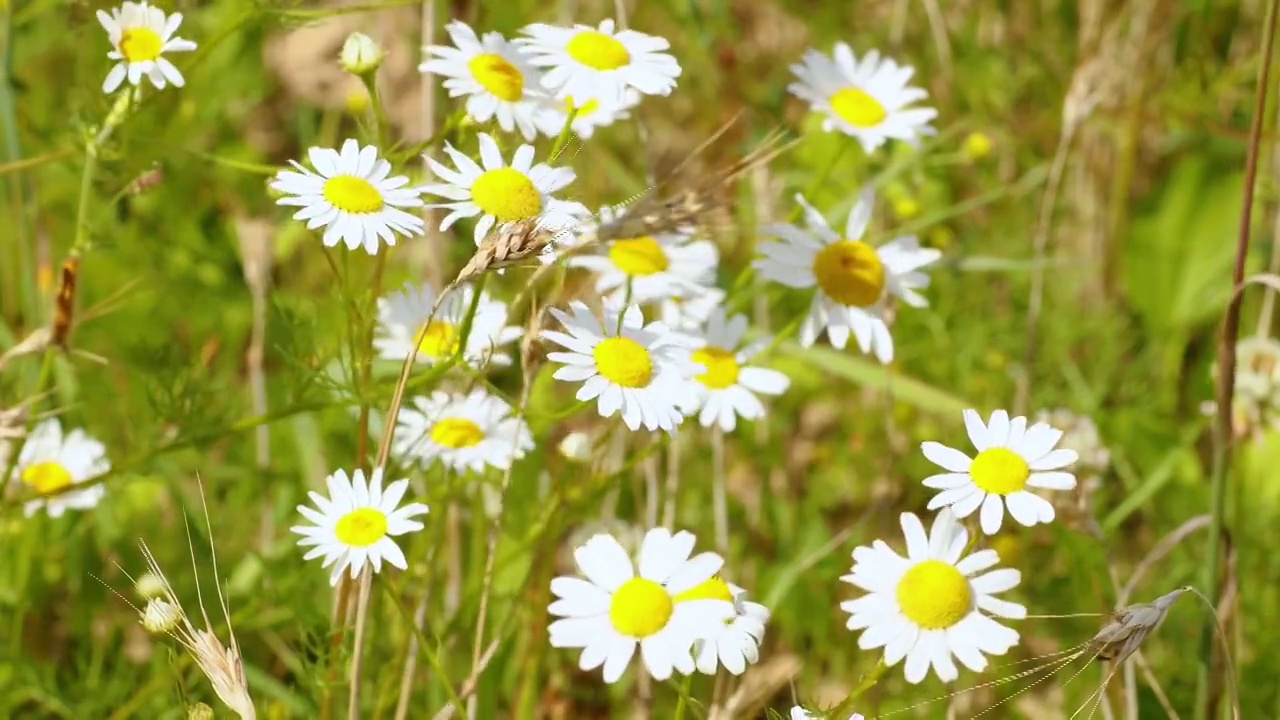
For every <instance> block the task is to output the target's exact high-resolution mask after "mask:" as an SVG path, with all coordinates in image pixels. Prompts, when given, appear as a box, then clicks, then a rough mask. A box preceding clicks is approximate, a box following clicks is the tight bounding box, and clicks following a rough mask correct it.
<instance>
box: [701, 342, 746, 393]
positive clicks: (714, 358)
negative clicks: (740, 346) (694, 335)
mask: <svg viewBox="0 0 1280 720" xmlns="http://www.w3.org/2000/svg"><path fill="white" fill-rule="evenodd" d="M693 361H694V362H696V363H702V365H703V366H705V367H706V368H707V371H706V372H704V373H702V374H701V375H695V376H694V378H693V379H694V380H697V381H698V382H700V383H702V384H703V385H706V386H707V387H709V388H711V389H712V390H721V389H724V388H727V387H729V386H730V385H732V384H734V383H735V382H737V381H738V370H739V367H738V360H737V359H736V358H734V356H733V353H732V352H730V351H728V350H725V349H724V348H718V347H712V346H710V345H708V346H706V347H703V348H698V349H697V350H694V351H693Z"/></svg>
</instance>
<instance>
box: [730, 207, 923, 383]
mask: <svg viewBox="0 0 1280 720" xmlns="http://www.w3.org/2000/svg"><path fill="white" fill-rule="evenodd" d="M796 200H797V202H799V203H800V205H801V206H802V207H803V208H804V214H805V218H806V222H807V224H808V227H809V229H808V231H807V232H806V231H805V230H801V229H800V228H798V227H796V226H794V225H791V224H788V223H778V224H774V225H768V226H766V227H764V228H763V231H764V232H765V233H767V234H770V235H773V236H775V237H777V238H779V239H778V240H776V241H771V242H765V243H762V244H761V245H760V253H761V254H762V255H763V256H764V257H760V258H757V259H756V260H755V261H754V262H753V263H752V265H753V266H754V267H755V268H756V269H757V270H758V271H759V272H760V274H761V275H762V276H763V277H765V278H766V279H768V280H773V281H774V282H778V283H781V284H783V285H786V286H788V287H793V288H811V287H815V286H816V287H817V288H818V292H817V293H816V294H815V295H814V296H813V304H812V306H811V307H810V309H809V315H808V317H806V318H805V320H804V323H803V324H802V325H801V326H800V344H801V345H803V346H804V347H809V346H810V345H812V344H813V343H814V341H815V340H817V338H818V335H819V333H821V332H822V330H823V328H826V329H827V336H828V337H829V338H830V339H831V344H832V345H834V346H835V347H837V348H841V349H843V348H844V346H845V344H846V343H848V341H849V333H850V332H852V333H853V336H854V337H855V338H857V340H858V345H859V347H861V348H862V351H863V352H868V353H870V352H874V353H875V356H876V357H877V358H878V359H879V360H880V362H882V363H888V362H890V361H891V360H893V338H892V337H890V335H889V325H888V323H887V322H886V320H885V309H886V307H885V306H886V303H887V302H888V300H889V298H890V297H896V298H898V299H900V300H902V301H903V302H905V303H906V304H908V305H911V306H913V307H924V306H925V305H926V304H927V302H926V301H925V299H924V297H923V296H921V295H920V294H919V293H917V292H916V290H917V289H922V288H926V287H928V286H929V276H928V275H926V274H924V273H923V272H921V271H920V268H923V267H925V266H926V265H929V264H931V263H933V262H934V261H936V260H937V259H938V258H939V257H941V256H942V253H941V252H939V251H937V250H933V249H930V248H922V247H920V243H919V241H918V240H917V239H916V237H915V236H914V235H906V236H903V237H899V238H894V239H893V240H890V241H889V242H887V243H885V244H884V245H881V246H880V247H872V246H871V245H870V244H868V243H867V242H865V241H864V240H862V237H863V235H864V233H866V231H867V225H868V223H870V221H871V206H872V194H871V191H870V190H867V191H865V192H863V193H862V195H861V197H859V198H858V202H857V204H855V205H854V206H853V209H851V210H850V211H849V219H848V222H847V223H846V224H845V230H844V235H843V236H841V235H840V234H839V233H837V232H836V231H835V230H832V229H831V226H830V225H828V224H827V221H826V219H825V218H823V217H822V214H821V213H819V212H818V211H817V210H815V209H814V208H813V206H812V205H810V204H809V203H808V202H806V201H805V199H804V198H803V197H801V196H800V195H799V194H797V195H796Z"/></svg>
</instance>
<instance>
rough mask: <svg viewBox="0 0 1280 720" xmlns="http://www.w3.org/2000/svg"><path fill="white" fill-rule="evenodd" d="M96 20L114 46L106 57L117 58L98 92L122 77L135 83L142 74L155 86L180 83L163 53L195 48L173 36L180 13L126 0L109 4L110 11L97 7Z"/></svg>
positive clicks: (110, 87) (179, 76)
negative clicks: (120, 3) (118, 3)
mask: <svg viewBox="0 0 1280 720" xmlns="http://www.w3.org/2000/svg"><path fill="white" fill-rule="evenodd" d="M98 22H99V23H102V28H103V29H104V30H106V31H107V39H108V40H110V41H111V47H112V48H114V49H113V50H112V51H111V52H109V53H107V57H108V58H110V59H112V60H116V61H117V62H116V64H115V66H114V67H112V68H111V70H110V72H108V73H107V78H106V80H104V81H103V82H102V92H104V93H110V92H115V89H116V88H118V87H120V84H121V83H123V82H124V81H125V78H128V80H129V84H130V85H135V86H136V85H137V84H138V83H140V82H142V78H143V77H144V76H145V77H146V78H147V79H149V80H150V81H151V84H152V85H154V86H155V87H156V89H157V90H163V89H164V88H165V86H166V85H168V84H169V83H173V85H174V86H175V87H182V85H183V83H184V80H183V79H182V73H180V72H178V68H176V67H174V66H173V63H171V62H169V60H168V59H166V58H165V57H164V53H167V52H190V51H192V50H195V49H196V44H195V43H193V42H191V41H190V40H183V39H182V38H179V37H174V36H173V34H174V33H175V32H177V31H178V26H179V25H181V24H182V13H173V14H171V15H165V12H164V11H163V10H161V9H160V8H157V7H152V6H151V5H149V4H147V3H145V2H141V3H134V2H126V3H124V4H123V5H121V6H120V7H118V8H113V9H112V10H111V14H110V15H108V14H107V13H106V12H104V11H102V10H99V11H98Z"/></svg>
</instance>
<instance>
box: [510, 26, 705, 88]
mask: <svg viewBox="0 0 1280 720" xmlns="http://www.w3.org/2000/svg"><path fill="white" fill-rule="evenodd" d="M523 32H524V33H525V34H526V35H528V36H529V37H527V38H520V39H518V40H516V43H517V44H518V45H520V46H521V48H522V49H523V50H524V52H525V53H526V54H527V55H528V56H529V58H530V61H531V62H532V63H533V64H534V65H537V66H539V67H544V68H548V70H547V71H546V75H545V76H543V78H542V84H543V86H544V87H546V88H547V89H548V90H551V91H552V92H554V93H556V97H557V98H561V99H563V98H566V97H571V98H573V99H574V100H575V101H576V102H583V103H585V102H586V101H588V100H592V99H597V100H600V101H603V102H609V103H621V102H624V101H625V100H626V94H627V90H628V88H630V89H634V90H636V91H638V92H640V93H641V94H644V95H670V94H671V91H672V90H673V89H675V86H676V78H677V77H679V76H680V63H678V62H676V59H675V58H674V57H672V56H671V55H669V54H667V53H665V52H662V51H663V50H666V49H667V48H669V47H670V44H669V43H668V42H667V41H666V40H665V39H663V38H660V37H655V36H653V35H646V34H645V33H642V32H637V31H635V30H619V31H616V32H615V31H614V23H613V20H603V21H601V23H600V24H599V25H598V26H597V27H594V28H593V27H591V26H590V25H574V26H573V27H572V28H563V27H556V26H553V25H544V24H542V23H534V24H532V25H529V26H528V27H526V28H525V29H524V31H523Z"/></svg>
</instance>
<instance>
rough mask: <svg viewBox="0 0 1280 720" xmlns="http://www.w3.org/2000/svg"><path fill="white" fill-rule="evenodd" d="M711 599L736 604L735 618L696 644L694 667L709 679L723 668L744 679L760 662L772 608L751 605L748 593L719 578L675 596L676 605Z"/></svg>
mask: <svg viewBox="0 0 1280 720" xmlns="http://www.w3.org/2000/svg"><path fill="white" fill-rule="evenodd" d="M677 535H678V534H677ZM708 599H709V600H722V601H724V602H728V603H733V617H730V618H727V619H726V620H725V621H724V623H723V624H722V625H719V626H716V627H714V628H713V629H714V632H712V633H710V634H709V635H707V637H705V638H703V639H701V640H698V641H696V642H695V643H694V644H693V657H694V663H695V664H696V665H697V667H698V671H699V672H701V673H704V674H706V675H715V674H716V669H717V668H719V667H720V666H721V665H723V666H724V669H725V670H728V671H729V672H731V673H733V674H734V675H741V674H742V673H743V672H744V671H745V670H746V669H747V665H754V664H755V663H756V662H757V661H758V660H759V659H760V641H761V640H763V639H764V624H765V623H766V622H768V621H769V608H767V607H765V606H763V605H761V604H760V603H757V602H751V601H750V600H748V599H747V591H746V590H743V589H742V588H740V587H738V586H737V585H733V584H731V583H727V582H725V581H724V580H722V579H721V578H720V576H719V575H712V576H711V577H709V578H707V579H706V580H704V581H702V582H701V583H699V584H698V585H695V586H693V587H691V588H689V589H688V590H685V591H684V592H682V593H680V594H678V595H676V596H675V601H676V604H680V603H683V602H688V601H690V600H708Z"/></svg>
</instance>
